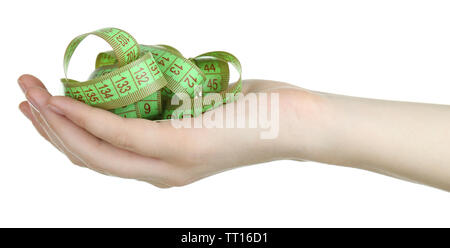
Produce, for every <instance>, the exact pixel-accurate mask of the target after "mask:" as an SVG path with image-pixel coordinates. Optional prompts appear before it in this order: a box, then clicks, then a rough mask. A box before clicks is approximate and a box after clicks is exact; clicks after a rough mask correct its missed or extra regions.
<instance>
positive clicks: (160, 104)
mask: <svg viewBox="0 0 450 248" xmlns="http://www.w3.org/2000/svg"><path fill="white" fill-rule="evenodd" d="M88 35H96V36H98V37H100V38H102V39H103V40H105V41H106V42H107V43H108V44H109V45H110V46H111V47H112V48H113V50H112V51H108V52H102V53H100V54H98V56H97V59H96V61H95V70H94V72H92V74H91V75H90V77H89V79H88V80H87V81H85V82H80V81H76V80H72V79H68V78H67V70H68V67H69V62H70V59H71V57H72V55H73V53H74V51H75V49H76V48H77V46H78V45H79V44H80V43H81V41H83V39H84V38H86V37H87V36H88ZM228 64H231V65H233V66H234V68H235V69H236V70H237V71H238V73H239V79H238V81H237V82H236V83H235V84H233V85H231V86H229V80H230V70H229V66H228ZM241 72H242V70H241V64H240V62H239V60H238V59H237V58H236V57H235V56H233V55H232V54H230V53H228V52H223V51H215V52H207V53H204V54H201V55H198V56H197V57H194V58H190V59H186V58H184V57H183V55H182V54H181V53H180V52H179V51H178V50H177V49H175V48H173V47H171V46H167V45H152V46H149V45H141V44H138V43H137V42H136V40H135V39H134V38H133V37H132V36H131V35H130V34H129V33H127V32H125V31H123V30H120V29H118V28H104V29H99V30H97V31H94V32H90V33H86V34H83V35H80V36H77V37H75V38H74V39H73V40H72V41H71V42H70V44H69V45H68V47H67V49H66V52H65V54H64V75H65V78H63V79H61V82H62V83H63V85H64V92H65V93H64V94H65V95H66V96H68V97H71V98H73V99H76V100H78V101H82V102H84V103H86V104H89V105H91V106H94V107H99V108H102V109H106V110H109V111H111V112H113V113H115V114H117V115H120V116H122V117H126V118H145V119H150V120H159V119H171V118H183V117H186V116H189V117H193V116H196V115H198V114H200V113H203V112H205V111H207V110H210V109H212V108H215V107H217V106H219V105H221V104H222V103H227V102H230V101H234V97H235V96H236V94H237V93H239V92H240V91H241V87H242V80H241ZM176 93H185V94H187V95H189V97H190V100H191V101H192V102H193V103H192V104H191V105H190V106H192V107H191V108H190V109H185V110H184V111H177V112H175V110H176V109H177V108H178V107H179V105H172V103H171V99H172V97H173V96H174V95H175V94H176ZM211 93H218V94H219V95H220V96H221V101H222V102H214V101H211V104H203V103H202V102H201V101H200V103H198V102H196V99H197V98H198V97H199V96H202V97H206V96H207V95H208V94H211ZM194 102H196V103H194ZM174 113H175V114H174Z"/></svg>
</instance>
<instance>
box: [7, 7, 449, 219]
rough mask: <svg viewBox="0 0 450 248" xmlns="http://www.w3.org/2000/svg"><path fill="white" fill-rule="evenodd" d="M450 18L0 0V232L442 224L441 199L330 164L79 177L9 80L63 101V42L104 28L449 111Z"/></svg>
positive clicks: (341, 89) (400, 12) (284, 76)
mask: <svg viewBox="0 0 450 248" xmlns="http://www.w3.org/2000/svg"><path fill="white" fill-rule="evenodd" d="M449 13H450V3H449V2H448V1H430V0H427V1H412V0H408V1H393V0H389V1H381V0H377V1H280V0H277V1H242V0H241V1H230V0H227V1H194V0H191V1H174V0H172V1H151V0H147V1H142V2H137V1H136V2H133V1H111V0H110V1H86V2H84V1H74V2H73V3H69V2H68V1H28V2H26V1H17V0H16V1H2V2H1V3H0V25H1V32H0V45H1V47H0V48H1V50H0V51H1V53H0V65H1V66H0V72H1V75H2V80H1V85H2V88H1V89H2V92H1V99H0V101H1V107H2V117H1V124H0V125H1V136H0V138H1V141H0V142H1V143H0V144H1V147H0V148H1V149H0V151H1V152H0V153H1V155H0V226H32V227H37V226H57V227H58V226H62V227H68V226H88V227H100V226H103V227H109V226H130V227H131V226H133V227H134V226H142V227H380V226H387V227H400V226H401V227H411V226H450V225H449V223H450V211H449V209H450V195H449V193H447V192H444V191H441V190H437V189H434V188H430V187H427V186H422V185H417V184H413V183H409V182H405V181H401V180H398V179H393V178H389V177H386V176H382V175H378V174H375V173H371V172H366V171H361V170H356V169H349V168H343V167H336V166H332V165H323V164H317V163H312V162H304V163H300V162H293V161H277V162H272V163H266V164H261V165H256V166H250V167H246V168H241V169H236V170H233V171H229V172H226V173H223V174H219V175H216V176H213V177H210V178H207V179H204V180H201V181H199V182H196V183H194V184H192V185H189V186H186V187H182V188H173V189H168V190H162V189H158V188H155V187H153V186H151V185H147V184H145V183H142V182H137V181H134V180H125V179H119V178H112V177H106V176H103V175H100V174H97V173H95V172H92V171H89V170H87V169H82V168H78V167H76V166H74V165H71V164H70V162H69V161H68V160H67V159H66V158H65V157H64V156H63V155H61V154H60V153H59V152H57V151H56V150H55V149H54V148H53V147H51V146H50V145H49V144H47V143H46V142H45V141H44V140H43V139H42V138H41V137H39V136H38V135H37V133H36V132H35V130H34V129H33V128H32V126H31V124H30V123H29V122H28V121H27V120H26V118H25V117H23V116H22V114H21V113H20V112H19V110H18V108H17V105H18V103H19V102H20V101H21V100H23V99H24V97H23V95H22V93H21V91H20V89H19V87H18V86H17V84H16V79H17V78H18V77H19V76H20V75H21V74H22V73H31V74H35V75H37V76H38V77H40V78H41V79H42V80H43V81H44V82H45V83H46V85H47V86H48V87H49V89H50V91H51V92H52V93H54V94H61V85H60V82H59V78H61V77H62V76H63V70H62V58H63V53H64V50H65V47H66V45H67V44H68V42H69V41H70V40H71V39H72V38H73V37H75V36H76V35H79V34H82V33H85V32H88V31H93V30H96V29H98V28H102V27H109V26H114V27H119V28H122V29H125V30H126V31H129V32H130V33H131V34H132V35H133V36H134V37H135V38H136V39H137V40H138V42H141V43H144V44H159V43H163V44H169V45H172V46H174V47H176V48H178V49H179V50H180V51H182V52H183V53H184V54H185V55H186V56H195V55H197V54H200V53H202V52H206V51H212V50H226V51H229V52H231V53H233V54H235V55H236V56H237V57H238V58H239V59H240V60H241V63H242V65H243V71H244V74H243V76H244V78H264V79H274V80H280V81H286V82H289V83H292V84H296V85H299V86H301V87H304V88H308V89H312V90H320V91H326V92H333V93H340V94H347V95H355V96H362V97H371V98H382V99H392V100H404V101H419V102H432V103H441V104H450V98H449V94H450V14H449ZM103 50H108V47H107V45H106V43H104V42H103V41H101V40H100V39H98V38H95V37H94V38H88V39H87V40H86V41H85V42H83V43H82V44H81V45H80V47H79V50H77V52H76V53H75V55H74V60H73V63H72V64H71V70H70V74H71V77H73V78H77V79H84V78H86V77H87V75H88V74H89V72H90V71H91V70H92V67H93V64H94V58H95V55H96V52H100V51H103ZM80 77H81V78H80ZM449 166H450V165H449Z"/></svg>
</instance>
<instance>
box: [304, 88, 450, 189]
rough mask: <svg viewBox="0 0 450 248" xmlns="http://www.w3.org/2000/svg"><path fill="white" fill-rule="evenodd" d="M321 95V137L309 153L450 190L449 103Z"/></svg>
mask: <svg viewBox="0 0 450 248" xmlns="http://www.w3.org/2000/svg"><path fill="white" fill-rule="evenodd" d="M320 95H321V96H320V99H321V100H320V101H321V103H320V104H321V105H322V107H321V108H320V111H321V112H322V113H321V114H322V117H321V118H319V119H318V121H320V124H319V125H316V126H317V127H311V128H312V129H318V130H315V131H313V132H312V135H318V134H319V135H320V137H319V138H318V139H317V140H319V141H320V142H321V143H320V144H313V146H314V147H313V148H312V149H311V151H310V152H309V153H305V152H304V151H302V152H301V154H302V156H306V158H305V159H308V160H313V161H318V162H324V163H329V164H336V165H344V166H350V167H357V168H361V169H366V170H370V171H375V172H379V173H383V174H387V175H391V176H395V177H399V178H402V179H408V180H412V181H416V182H420V183H424V184H428V185H431V186H434V187H439V188H442V189H445V190H450V106H444V105H433V104H421V103H407V102H395V101H383V100H374V99H364V98H355V97H348V96H339V95H333V94H326V93H325V94H320ZM306 145H307V144H306ZM305 154H306V155H305Z"/></svg>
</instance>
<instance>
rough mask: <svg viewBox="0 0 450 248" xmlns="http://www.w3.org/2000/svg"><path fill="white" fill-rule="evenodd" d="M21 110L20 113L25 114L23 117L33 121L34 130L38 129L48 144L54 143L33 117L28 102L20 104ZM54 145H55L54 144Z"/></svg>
mask: <svg viewBox="0 0 450 248" xmlns="http://www.w3.org/2000/svg"><path fill="white" fill-rule="evenodd" d="M19 109H20V111H21V112H22V113H23V115H25V116H26V117H27V118H28V120H30V121H31V123H32V124H33V126H34V128H36V130H37V131H38V133H39V134H40V135H41V136H42V137H43V138H44V139H46V140H47V141H48V142H50V143H52V142H51V141H50V138H49V137H48V135H47V133H46V132H45V131H44V129H43V128H42V127H41V125H40V124H39V123H38V122H37V121H36V119H35V118H34V117H33V113H31V109H30V105H29V103H28V102H27V101H23V102H21V103H20V104H19ZM52 144H53V143H52ZM53 145H54V146H55V147H56V148H57V149H58V150H60V149H59V147H57V146H56V145H55V144H53Z"/></svg>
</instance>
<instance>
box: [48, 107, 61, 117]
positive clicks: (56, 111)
mask: <svg viewBox="0 0 450 248" xmlns="http://www.w3.org/2000/svg"><path fill="white" fill-rule="evenodd" d="M48 108H49V109H50V110H52V111H53V112H55V113H57V114H60V115H64V112H63V111H62V110H61V109H60V108H58V107H56V106H55V105H53V104H49V105H48Z"/></svg>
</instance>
